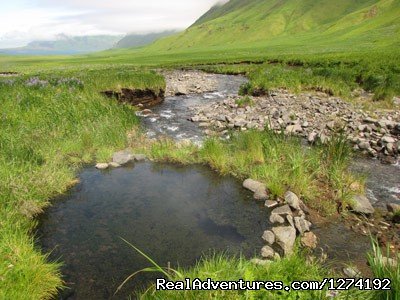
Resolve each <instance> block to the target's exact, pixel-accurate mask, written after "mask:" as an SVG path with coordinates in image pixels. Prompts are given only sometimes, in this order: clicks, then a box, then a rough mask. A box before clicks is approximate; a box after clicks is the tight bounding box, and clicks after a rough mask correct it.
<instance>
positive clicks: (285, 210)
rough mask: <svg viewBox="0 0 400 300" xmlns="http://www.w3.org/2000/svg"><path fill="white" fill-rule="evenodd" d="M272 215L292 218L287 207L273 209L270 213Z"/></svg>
mask: <svg viewBox="0 0 400 300" xmlns="http://www.w3.org/2000/svg"><path fill="white" fill-rule="evenodd" d="M271 214H272V215H290V216H292V215H293V213H292V210H291V209H290V207H289V205H284V206H280V207H277V208H275V209H274V210H273V211H272V212H271Z"/></svg>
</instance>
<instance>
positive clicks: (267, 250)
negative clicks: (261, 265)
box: [261, 246, 275, 259]
mask: <svg viewBox="0 0 400 300" xmlns="http://www.w3.org/2000/svg"><path fill="white" fill-rule="evenodd" d="M261 256H262V257H264V258H267V259H269V258H274V256H275V251H274V249H272V248H271V247H270V246H264V247H263V248H262V249H261Z"/></svg>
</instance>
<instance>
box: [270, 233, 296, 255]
mask: <svg viewBox="0 0 400 300" xmlns="http://www.w3.org/2000/svg"><path fill="white" fill-rule="evenodd" d="M272 232H273V233H274V234H275V239H276V243H277V244H278V245H279V246H280V247H281V248H282V250H283V252H284V253H285V255H291V254H292V253H293V247H294V243H295V241H296V229H294V228H293V227H291V226H287V227H274V228H273V229H272Z"/></svg>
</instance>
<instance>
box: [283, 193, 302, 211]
mask: <svg viewBox="0 0 400 300" xmlns="http://www.w3.org/2000/svg"><path fill="white" fill-rule="evenodd" d="M285 202H286V203H287V204H289V206H290V207H292V208H294V209H295V210H300V199H299V197H297V195H296V194H295V193H293V192H290V191H288V192H286V194H285Z"/></svg>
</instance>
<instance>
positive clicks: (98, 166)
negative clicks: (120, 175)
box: [96, 163, 108, 170]
mask: <svg viewBox="0 0 400 300" xmlns="http://www.w3.org/2000/svg"><path fill="white" fill-rule="evenodd" d="M96 169H98V170H105V169H108V164H107V163H98V164H96Z"/></svg>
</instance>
